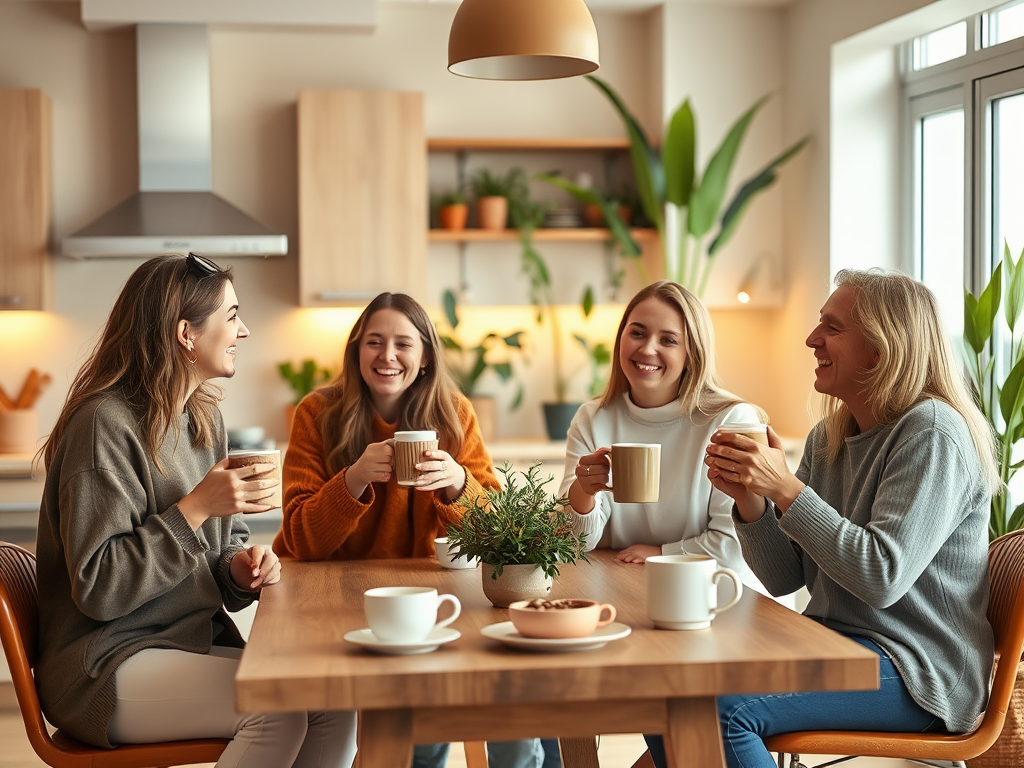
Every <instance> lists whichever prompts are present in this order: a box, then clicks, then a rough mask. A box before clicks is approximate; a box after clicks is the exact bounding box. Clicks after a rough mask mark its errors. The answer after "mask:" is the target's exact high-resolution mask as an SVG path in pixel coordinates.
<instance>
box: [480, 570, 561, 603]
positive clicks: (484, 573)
mask: <svg viewBox="0 0 1024 768" xmlns="http://www.w3.org/2000/svg"><path fill="white" fill-rule="evenodd" d="M493 573H494V566H491V565H487V563H484V565H483V567H482V568H481V569H480V577H481V579H482V583H483V588H484V595H486V596H487V599H488V600H490V601H491V604H492V605H493V606H494V607H495V608H508V607H509V606H510V605H511V604H512V603H514V602H515V601H516V600H533V599H534V598H535V597H550V595H551V585H552V584H553V583H554V580H553V579H552V578H551V577H550V576H546V575H544V571H543V570H542V569H541V567H540V566H539V565H506V566H505V567H504V568H502V570H501V576H499V577H498V578H497V580H495V579H493V578H491V574H493Z"/></svg>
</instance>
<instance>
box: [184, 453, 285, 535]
mask: <svg viewBox="0 0 1024 768" xmlns="http://www.w3.org/2000/svg"><path fill="white" fill-rule="evenodd" d="M275 468H276V465H275V464H273V463H267V464H251V465H249V466H246V467H238V468H236V469H231V468H230V467H229V466H228V459H226V458H225V459H222V460H221V461H218V462H217V463H216V464H214V465H213V467H211V469H210V471H209V472H207V473H206V477H204V478H203V479H202V480H200V481H199V485H197V486H196V487H195V488H193V489H192V491H191V493H189V494H187V495H186V496H185V497H184V498H183V499H182V500H181V501H179V502H178V509H179V511H180V512H181V514H182V515H184V517H185V519H186V520H187V521H188V523H189V525H191V526H192V529H193V530H195V529H197V528H199V526H200V525H202V524H203V523H205V522H206V521H207V520H209V519H210V518H211V517H228V516H230V515H234V514H238V513H245V512H266V511H267V510H268V509H273V508H274V505H273V504H270V503H269V498H270V496H272V495H273V493H274V490H275V489H276V488H277V487H278V486H279V485H280V480H274V479H267V478H264V479H255V480H254V479H252V478H253V476H254V475H261V474H263V473H264V472H271V471H273V470H274V469H275Z"/></svg>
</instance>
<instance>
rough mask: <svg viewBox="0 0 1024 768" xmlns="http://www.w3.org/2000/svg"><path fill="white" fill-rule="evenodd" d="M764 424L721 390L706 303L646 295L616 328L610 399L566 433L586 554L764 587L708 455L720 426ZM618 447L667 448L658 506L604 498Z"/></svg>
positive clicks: (662, 287) (570, 485)
mask: <svg viewBox="0 0 1024 768" xmlns="http://www.w3.org/2000/svg"><path fill="white" fill-rule="evenodd" d="M762 416H763V413H762V412H761V411H760V409H758V408H756V407H754V406H752V405H749V404H747V403H744V402H743V401H741V400H740V399H739V398H738V397H736V396H735V395H733V394H732V393H730V392H727V391H726V390H725V389H723V388H722V386H721V384H720V382H719V379H718V375H717V373H716V372H715V345H714V333H713V329H712V326H711V318H710V317H709V315H708V312H707V309H706V308H705V307H704V305H703V304H702V303H701V301H700V299H698V298H697V297H696V296H695V295H693V294H692V293H690V291H688V290H686V289H685V288H683V287H682V286H680V285H678V284H677V283H674V282H671V281H668V280H662V281H661V282H657V283H653V284H651V285H649V286H647V287H646V288H644V289H643V290H641V291H640V292H639V293H638V294H637V295H636V296H634V297H633V300H632V301H630V303H629V305H628V306H627V307H626V311H625V312H624V313H623V316H622V322H621V323H620V324H619V330H618V333H617V334H616V338H615V351H614V354H613V355H612V370H611V378H610V380H609V382H608V387H607V389H606V390H605V393H604V396H603V397H602V398H601V399H600V400H594V401H592V402H589V403H586V404H584V405H583V406H582V407H581V408H580V410H579V412H577V414H576V416H575V418H574V419H573V421H572V425H571V426H570V427H569V435H568V442H567V447H566V457H565V479H564V480H563V481H562V487H561V491H560V495H566V494H568V497H569V502H570V505H571V509H572V511H573V513H574V514H573V525H574V528H575V529H576V531H577V532H582V533H586V536H587V548H588V549H593V548H594V547H596V546H598V545H599V544H601V545H602V546H610V547H612V548H614V549H618V550H620V551H619V553H618V555H617V558H618V559H619V560H621V561H623V562H626V563H643V562H644V561H645V560H646V559H647V558H648V557H651V556H653V555H661V554H665V555H673V554H681V553H690V554H706V555H710V556H711V557H713V558H714V559H715V560H717V561H718V563H719V564H720V565H724V566H727V567H729V568H732V569H734V570H735V571H737V573H739V574H740V576H741V577H742V579H743V581H744V582H745V583H747V584H749V585H750V586H753V587H755V588H760V585H759V584H758V582H757V580H756V578H755V577H754V576H753V574H752V573H751V572H750V569H749V568H748V567H747V566H746V564H745V563H744V561H743V555H742V553H741V552H740V545H739V542H738V541H737V539H736V532H735V529H734V527H733V520H732V499H730V498H729V497H728V496H726V495H725V494H724V493H722V492H721V491H719V490H717V489H713V488H712V486H711V482H710V481H709V480H708V478H707V470H706V468H705V466H704V452H705V449H706V447H707V445H708V441H709V440H710V438H711V435H712V434H713V433H714V432H715V431H716V430H717V429H718V427H719V426H720V425H721V424H723V423H725V422H759V421H761V420H762ZM622 442H629V443H660V444H661V464H662V466H661V488H660V491H659V501H657V502H653V503H646V504H619V503H616V502H615V501H613V499H612V496H611V494H609V493H602V491H606V490H607V488H608V485H609V469H610V462H609V460H608V453H609V451H610V447H611V445H612V443H622Z"/></svg>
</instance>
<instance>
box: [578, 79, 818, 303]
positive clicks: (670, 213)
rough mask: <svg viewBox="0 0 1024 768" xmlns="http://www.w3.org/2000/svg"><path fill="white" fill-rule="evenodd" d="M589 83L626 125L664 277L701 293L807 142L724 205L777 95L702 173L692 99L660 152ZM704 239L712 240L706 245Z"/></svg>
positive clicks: (744, 119) (615, 101)
mask: <svg viewBox="0 0 1024 768" xmlns="http://www.w3.org/2000/svg"><path fill="white" fill-rule="evenodd" d="M586 78H587V80H589V81H590V82H591V83H593V84H594V85H595V86H596V87H597V88H598V90H600V91H601V92H602V93H603V94H604V95H605V96H606V97H607V98H608V100H609V101H610V102H611V103H612V106H614V107H615V109H616V111H618V113H619V116H620V117H621V118H622V121H623V123H624V124H625V126H626V132H627V134H628V135H629V145H630V149H629V153H630V158H631V160H632V164H633V174H634V175H635V177H636V187H637V196H638V197H639V199H640V205H641V207H642V208H643V211H644V214H645V215H646V216H647V218H648V219H650V221H652V222H653V223H654V226H655V228H656V229H657V230H658V237H659V239H660V240H661V244H662V253H663V254H664V258H665V277H667V278H668V279H670V280H675V281H676V282H677V283H679V284H681V285H684V286H686V287H687V288H689V289H690V290H692V291H694V292H695V293H696V294H697V295H698V296H702V295H703V294H704V291H705V289H706V288H707V284H708V279H709V278H710V276H711V269H712V267H713V266H714V263H715V257H716V256H717V255H718V253H719V251H721V249H722V246H724V245H725V244H726V243H727V242H728V241H729V239H730V238H731V237H732V236H733V235H734V234H735V232H736V228H737V227H738V226H739V223H740V221H741V219H742V217H743V214H744V213H745V212H746V210H747V207H748V206H749V205H750V203H751V201H752V200H753V199H754V197H756V196H757V195H758V194H759V193H761V192H763V191H764V190H766V189H768V188H769V187H770V186H771V185H772V184H773V183H774V182H775V179H776V177H777V170H778V168H779V167H780V166H781V165H783V164H784V163H785V162H787V161H788V160H789V159H790V158H792V157H793V156H794V155H795V154H796V153H797V152H799V151H800V150H801V149H802V148H803V147H804V145H805V144H806V143H807V139H806V138H805V139H801V140H800V141H798V142H796V143H795V144H793V145H792V146H791V147H789V148H788V149H786V150H785V151H784V152H783V153H782V154H780V155H779V156H778V157H776V158H775V159H774V160H772V161H771V162H770V163H768V165H766V166H765V167H764V168H762V169H761V170H760V171H759V172H758V173H756V174H754V175H753V176H752V177H750V178H749V179H747V180H746V181H745V182H744V183H743V184H742V185H741V186H740V188H739V191H738V192H736V194H735V195H734V196H733V198H732V199H731V200H730V201H729V204H728V205H725V199H726V191H727V189H728V186H729V177H730V176H731V175H732V169H733V166H734V165H735V162H736V156H737V154H738V153H739V148H740V145H741V144H742V143H743V139H744V137H745V136H746V133H747V129H748V128H749V126H750V123H751V121H752V120H753V119H754V116H755V115H756V114H757V112H758V110H760V109H761V107H762V106H763V105H764V103H765V102H766V101H767V100H768V99H769V98H770V96H763V97H761V98H760V99H758V100H757V101H756V102H755V103H754V105H753V106H752V107H750V109H748V110H747V111H746V112H744V113H743V114H742V115H741V116H740V117H739V119H738V120H737V121H736V122H735V123H734V124H733V125H732V127H731V128H730V129H729V132H728V133H727V134H726V136H725V138H724V139H723V140H722V143H721V144H720V145H719V146H718V148H717V149H716V150H715V152H714V154H712V156H711V159H710V160H709V161H708V164H707V166H706V167H705V168H704V171H703V173H698V171H697V161H696V148H697V127H696V122H695V120H694V115H693V109H692V107H691V106H690V100H689V99H686V100H684V101H683V103H682V104H681V105H680V106H679V107H678V108H677V109H676V111H675V113H674V114H673V115H672V118H671V119H670V120H669V122H668V126H667V127H666V129H665V138H664V145H663V146H662V148H661V154H660V155H659V154H658V152H657V150H656V149H655V148H654V146H653V145H652V144H651V142H650V140H649V139H648V138H647V134H646V133H645V132H644V129H643V127H642V126H641V125H640V123H639V121H638V120H637V119H636V117H635V116H634V115H633V113H631V112H630V111H629V109H628V107H626V104H625V102H624V101H623V100H622V98H621V97H620V96H619V94H618V93H616V92H615V90H614V89H613V88H612V87H611V86H610V85H608V83H606V82H604V81H603V80H601V79H600V78H597V77H594V76H593V75H586ZM716 221H717V230H715V225H716ZM712 230H714V231H712ZM612 234H613V235H614V236H615V237H616V238H619V240H620V243H623V241H622V239H621V235H620V233H619V232H616V231H615V230H613V231H612ZM709 238H710V240H709ZM705 242H708V245H707V247H706V248H705V245H704V244H705ZM634 245H635V243H634ZM625 248H626V244H625V243H623V249H624V250H625Z"/></svg>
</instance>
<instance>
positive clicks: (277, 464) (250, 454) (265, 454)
mask: <svg viewBox="0 0 1024 768" xmlns="http://www.w3.org/2000/svg"><path fill="white" fill-rule="evenodd" d="M253 464H273V465H274V468H273V469H272V470H269V471H267V472H261V473H260V474H258V475H252V476H251V477H247V478H245V479H246V480H266V479H269V478H273V479H276V480H277V487H276V488H275V489H274V493H273V494H272V495H271V496H270V498H269V499H260V500H259V501H256V502H254V503H255V504H271V505H273V506H272V507H271V508H272V509H273V508H278V507H280V506H281V505H282V504H283V503H284V497H283V493H282V486H281V452H280V451H231V452H229V453H228V467H229V468H231V469H237V468H238V467H248V466H251V465H253Z"/></svg>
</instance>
